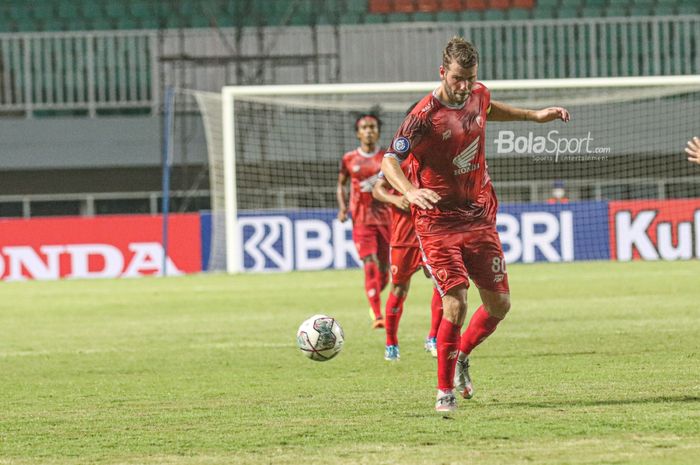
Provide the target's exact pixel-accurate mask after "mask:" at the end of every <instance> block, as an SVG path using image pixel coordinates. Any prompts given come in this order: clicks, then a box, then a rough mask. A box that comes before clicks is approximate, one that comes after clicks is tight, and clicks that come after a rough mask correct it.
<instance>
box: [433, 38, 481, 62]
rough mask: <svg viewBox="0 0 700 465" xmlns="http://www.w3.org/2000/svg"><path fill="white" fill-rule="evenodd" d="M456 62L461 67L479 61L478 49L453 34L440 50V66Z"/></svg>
mask: <svg viewBox="0 0 700 465" xmlns="http://www.w3.org/2000/svg"><path fill="white" fill-rule="evenodd" d="M453 62H456V63H457V64H458V65H459V66H461V67H462V68H470V67H472V66H474V65H476V64H478V63H479V51H478V50H477V49H476V47H474V46H473V45H472V44H470V43H469V42H467V41H466V40H464V38H462V37H459V36H454V37H453V38H452V39H450V41H449V42H448V43H447V46H446V47H445V50H443V51H442V66H444V67H445V68H449V66H450V64H451V63H453Z"/></svg>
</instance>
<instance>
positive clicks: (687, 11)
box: [677, 3, 700, 15]
mask: <svg viewBox="0 0 700 465" xmlns="http://www.w3.org/2000/svg"><path fill="white" fill-rule="evenodd" d="M677 11H678V14H679V15H697V14H700V5H698V4H692V3H688V4H683V5H678V8H677Z"/></svg>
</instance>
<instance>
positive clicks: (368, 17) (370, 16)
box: [362, 13, 387, 24]
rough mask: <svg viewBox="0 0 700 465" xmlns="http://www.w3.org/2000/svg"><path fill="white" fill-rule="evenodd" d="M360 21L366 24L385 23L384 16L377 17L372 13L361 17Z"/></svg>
mask: <svg viewBox="0 0 700 465" xmlns="http://www.w3.org/2000/svg"><path fill="white" fill-rule="evenodd" d="M362 21H363V22H364V23H367V24H381V23H386V22H387V20H386V18H385V15H377V14H374V13H367V14H365V15H364V16H363V17H362Z"/></svg>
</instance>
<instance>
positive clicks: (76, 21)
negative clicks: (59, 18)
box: [63, 17, 90, 31]
mask: <svg viewBox="0 0 700 465" xmlns="http://www.w3.org/2000/svg"><path fill="white" fill-rule="evenodd" d="M63 21H64V23H65V29H66V30H67V31H89V30H90V25H89V22H88V20H87V19H85V18H79V17H75V18H71V19H68V18H66V19H64V20H63Z"/></svg>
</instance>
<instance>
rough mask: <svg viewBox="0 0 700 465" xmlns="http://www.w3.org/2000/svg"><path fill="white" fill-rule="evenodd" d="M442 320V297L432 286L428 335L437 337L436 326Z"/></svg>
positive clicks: (438, 325) (437, 326)
mask: <svg viewBox="0 0 700 465" xmlns="http://www.w3.org/2000/svg"><path fill="white" fill-rule="evenodd" d="M440 320H442V297H440V292H439V291H438V290H437V288H435V287H434V288H433V300H432V302H430V333H428V337H437V333H438V328H439V327H440Z"/></svg>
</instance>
